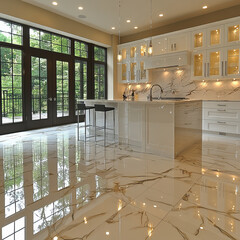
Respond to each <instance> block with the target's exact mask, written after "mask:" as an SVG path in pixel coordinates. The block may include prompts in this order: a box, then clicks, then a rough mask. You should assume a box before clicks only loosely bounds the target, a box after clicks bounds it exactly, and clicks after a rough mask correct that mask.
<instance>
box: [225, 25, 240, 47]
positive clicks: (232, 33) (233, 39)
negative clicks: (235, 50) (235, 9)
mask: <svg viewBox="0 0 240 240" xmlns="http://www.w3.org/2000/svg"><path fill="white" fill-rule="evenodd" d="M239 27H240V22H235V23H230V24H227V25H226V26H225V31H226V34H225V41H226V43H228V44H234V43H239V42H240V30H239Z"/></svg>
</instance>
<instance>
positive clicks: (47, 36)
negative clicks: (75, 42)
mask: <svg viewBox="0 0 240 240" xmlns="http://www.w3.org/2000/svg"><path fill="white" fill-rule="evenodd" d="M29 36H30V47H33V48H40V49H43V50H47V51H53V52H57V53H64V54H70V53H71V40H70V38H67V37H63V36H60V35H58V34H53V33H50V32H46V31H42V30H39V29H35V28H30V30H29Z"/></svg>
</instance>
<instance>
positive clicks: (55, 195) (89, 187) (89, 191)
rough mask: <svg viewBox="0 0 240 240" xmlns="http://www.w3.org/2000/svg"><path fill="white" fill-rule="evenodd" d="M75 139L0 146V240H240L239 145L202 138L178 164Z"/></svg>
mask: <svg viewBox="0 0 240 240" xmlns="http://www.w3.org/2000/svg"><path fill="white" fill-rule="evenodd" d="M82 135H83V134H82ZM76 136H77V133H76V125H75V124H72V125H66V126H61V127H54V128H48V129H41V130H34V131H28V132H23V133H16V134H10V135H4V136H0V239H2V240H35V239H36V240H43V239H54V240H57V239H58V240H73V239H74V240H105V239H106V240H108V239H109V240H133V239H138V240H146V239H149V240H150V239H151V240H181V239H184V240H229V239H231V240H236V239H240V192H239V188H240V138H234V137H227V136H218V135H208V134H204V135H203V144H202V146H201V145H194V146H193V147H192V148H191V149H188V150H187V151H185V152H184V153H182V154H181V155H180V156H179V157H178V158H177V159H175V160H171V159H167V158H162V157H159V156H155V155H152V154H144V153H141V152H140V151H137V150H136V149H134V148H131V147H129V146H127V145H119V144H117V143H115V144H114V143H113V142H112V141H113V138H112V136H111V135H110V134H109V136H110V138H109V143H110V144H108V146H106V147H104V145H103V142H102V141H98V142H97V144H95V142H94V139H93V138H89V139H88V141H87V142H86V143H85V142H84V141H83V139H81V141H77V139H76ZM98 140H100V137H99V138H98Z"/></svg>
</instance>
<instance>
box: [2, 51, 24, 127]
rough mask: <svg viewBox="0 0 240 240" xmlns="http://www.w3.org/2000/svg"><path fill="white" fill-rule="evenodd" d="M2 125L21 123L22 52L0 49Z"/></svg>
mask: <svg viewBox="0 0 240 240" xmlns="http://www.w3.org/2000/svg"><path fill="white" fill-rule="evenodd" d="M0 55H1V58H0V65H1V76H0V81H1V84H0V86H1V89H0V91H1V95H2V103H1V111H2V124H8V123H15V122H22V120H23V104H22V98H23V94H22V52H21V50H17V49H11V48H5V47H0Z"/></svg>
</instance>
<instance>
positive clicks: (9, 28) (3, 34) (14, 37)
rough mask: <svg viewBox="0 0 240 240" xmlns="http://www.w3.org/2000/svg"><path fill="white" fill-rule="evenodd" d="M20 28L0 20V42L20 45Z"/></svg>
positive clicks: (21, 35)
mask: <svg viewBox="0 0 240 240" xmlns="http://www.w3.org/2000/svg"><path fill="white" fill-rule="evenodd" d="M22 32H23V31H22V26H21V25H18V24H13V23H11V22H8V21H3V20H0V42H6V43H13V44H16V45H22V38H23V33H22Z"/></svg>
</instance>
